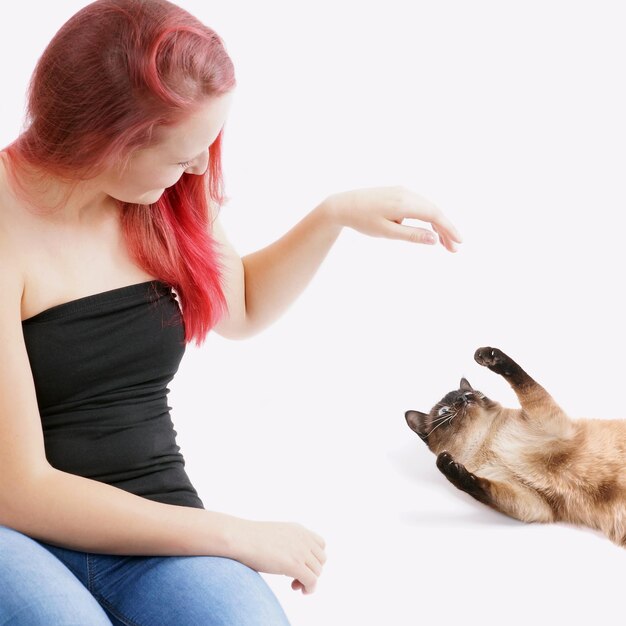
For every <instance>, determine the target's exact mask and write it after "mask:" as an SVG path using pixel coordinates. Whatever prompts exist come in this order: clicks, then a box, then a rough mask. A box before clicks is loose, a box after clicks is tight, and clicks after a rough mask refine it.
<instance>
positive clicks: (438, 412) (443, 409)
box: [437, 406, 448, 415]
mask: <svg viewBox="0 0 626 626" xmlns="http://www.w3.org/2000/svg"><path fill="white" fill-rule="evenodd" d="M447 412H448V407H447V406H442V407H441V408H440V409H439V411H437V415H444V414H446V413H447Z"/></svg>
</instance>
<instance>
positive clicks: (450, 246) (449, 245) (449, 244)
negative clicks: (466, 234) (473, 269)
mask: <svg viewBox="0 0 626 626" xmlns="http://www.w3.org/2000/svg"><path fill="white" fill-rule="evenodd" d="M433 230H434V231H435V232H436V233H437V235H439V242H440V243H441V245H442V246H444V248H446V250H448V251H449V252H456V251H457V247H456V245H455V244H454V242H453V241H452V240H451V239H450V238H449V237H447V236H446V234H445V233H444V232H443V231H442V232H440V231H439V230H438V229H437V227H436V226H433Z"/></svg>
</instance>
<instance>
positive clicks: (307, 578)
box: [297, 563, 317, 593]
mask: <svg viewBox="0 0 626 626" xmlns="http://www.w3.org/2000/svg"><path fill="white" fill-rule="evenodd" d="M297 580H298V581H300V583H301V584H302V586H303V587H304V589H303V590H302V593H313V592H314V591H315V586H316V585H317V574H316V573H315V572H314V571H313V570H312V569H311V568H310V567H309V566H308V565H307V564H306V563H305V564H304V565H303V566H302V567H301V568H300V571H299V572H298V578H297Z"/></svg>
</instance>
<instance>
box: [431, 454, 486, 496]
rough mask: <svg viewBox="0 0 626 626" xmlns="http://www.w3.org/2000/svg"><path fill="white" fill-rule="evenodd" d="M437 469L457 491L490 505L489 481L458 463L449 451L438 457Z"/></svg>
mask: <svg viewBox="0 0 626 626" xmlns="http://www.w3.org/2000/svg"><path fill="white" fill-rule="evenodd" d="M437 467H438V468H439V470H440V471H441V473H442V474H443V475H444V476H445V477H446V478H447V479H448V480H449V481H450V482H451V483H452V484H453V485H454V486H455V487H456V488H457V489H460V490H461V491H465V492H466V493H468V494H469V495H471V496H473V497H474V498H476V499H477V500H479V501H480V502H483V503H485V504H488V503H489V501H490V496H489V481H487V480H485V479H484V478H479V477H478V476H476V474H472V473H471V472H469V471H468V470H467V469H466V467H465V466H464V465H462V464H461V463H457V462H456V461H455V460H454V459H453V458H452V455H451V454H450V453H449V452H448V451H447V450H444V451H443V452H440V453H439V455H438V456H437Z"/></svg>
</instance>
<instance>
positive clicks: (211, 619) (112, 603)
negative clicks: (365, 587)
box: [0, 525, 289, 626]
mask: <svg viewBox="0 0 626 626" xmlns="http://www.w3.org/2000/svg"><path fill="white" fill-rule="evenodd" d="M8 624H11V625H12V626H52V625H54V626H101V625H102V626H104V625H106V626H111V624H114V625H115V626H118V625H124V626H161V625H162V626H173V625H176V626H217V625H218V624H219V625H220V626H288V624H289V622H288V621H287V617H286V616H285V613H284V612H283V610H282V608H281V606H280V604H279V603H278V600H277V599H276V597H275V596H274V594H273V593H272V591H271V589H270V588H269V587H268V585H267V583H266V582H265V581H264V580H263V578H262V577H261V576H260V574H259V573H258V572H256V571H254V570H253V569H250V568H249V567H248V566H246V565H243V564H242V563H239V562H238V561H234V560H232V559H226V558H222V557H214V556H119V555H110V554H92V553H91V552H79V551H76V550H68V549H66V548H59V547H56V546H52V545H50V544H48V543H45V542H43V541H38V540H36V539H32V538H31V537H28V536H27V535H24V534H23V533H20V532H18V531H16V530H13V529H11V528H8V527H6V526H1V525H0V626H5V625H8Z"/></svg>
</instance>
